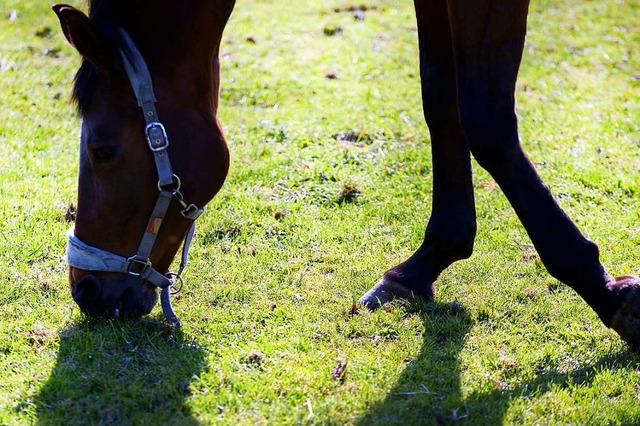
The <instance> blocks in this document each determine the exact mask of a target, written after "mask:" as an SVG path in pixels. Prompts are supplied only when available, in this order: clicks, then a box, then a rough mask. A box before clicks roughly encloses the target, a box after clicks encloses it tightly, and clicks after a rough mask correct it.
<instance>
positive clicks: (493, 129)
mask: <svg viewBox="0 0 640 426" xmlns="http://www.w3.org/2000/svg"><path fill="white" fill-rule="evenodd" d="M460 122H461V124H462V128H463V129H464V134H465V136H466V138H467V142H468V144H469V148H470V150H471V153H472V154H473V156H474V158H475V159H476V161H477V162H478V164H480V166H481V167H483V168H484V169H485V170H487V171H489V173H491V174H493V173H494V172H496V171H499V170H501V169H503V168H504V167H506V166H508V165H510V164H513V163H514V161H515V160H517V159H518V158H519V157H521V156H522V155H523V153H522V150H521V148H520V141H519V138H518V124H517V117H516V114H515V111H514V110H513V107H512V106H511V105H510V104H508V105H505V106H499V105H482V104H478V103H471V105H469V104H467V105H464V104H463V106H461V107H460Z"/></svg>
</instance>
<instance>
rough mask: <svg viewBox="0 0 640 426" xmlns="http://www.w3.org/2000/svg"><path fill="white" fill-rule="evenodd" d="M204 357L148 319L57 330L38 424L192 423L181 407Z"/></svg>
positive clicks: (174, 333) (179, 333)
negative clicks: (56, 344)
mask: <svg viewBox="0 0 640 426" xmlns="http://www.w3.org/2000/svg"><path fill="white" fill-rule="evenodd" d="M204 367H205V353H204V351H203V350H202V348H200V347H199V346H198V345H197V344H196V343H195V342H193V341H191V340H190V339H188V338H187V337H185V336H184V334H183V332H182V331H181V330H180V329H176V330H174V329H171V328H169V327H168V326H164V325H162V324H161V323H158V322H154V321H152V320H142V321H140V320H119V321H106V320H91V319H86V320H83V321H82V322H80V323H78V324H76V325H73V326H71V327H69V328H66V329H64V330H62V331H61V332H60V348H59V352H58V356H57V359H56V365H55V367H54V368H53V371H52V373H51V375H50V377H49V379H48V380H47V381H46V383H45V384H44V385H43V386H42V388H41V389H40V391H39V392H38V394H37V395H36V396H35V398H34V402H35V406H36V414H37V422H36V424H38V425H59V424H70V425H71V424H72V425H80V424H92V425H93V424H169V423H171V424H176V423H177V424H181V425H198V424H199V422H198V421H197V420H196V419H195V418H194V417H193V416H192V413H191V411H190V409H189V407H188V406H187V405H186V398H187V397H188V396H189V394H190V381H191V380H192V379H193V378H194V377H196V376H198V375H199V374H200V372H201V371H202V369H203V368H204Z"/></svg>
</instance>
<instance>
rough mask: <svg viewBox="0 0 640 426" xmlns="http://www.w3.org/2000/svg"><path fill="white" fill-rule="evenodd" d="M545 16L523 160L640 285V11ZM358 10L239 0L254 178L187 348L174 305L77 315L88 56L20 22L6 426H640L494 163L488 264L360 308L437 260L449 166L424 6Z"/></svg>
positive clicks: (586, 1)
mask: <svg viewBox="0 0 640 426" xmlns="http://www.w3.org/2000/svg"><path fill="white" fill-rule="evenodd" d="M74 3H75V4H77V5H82V4H81V3H80V2H74ZM533 3H534V4H532V8H531V13H530V19H529V21H530V22H529V27H530V30H529V36H528V39H527V46H526V50H525V58H524V64H523V67H522V70H521V78H520V80H519V83H518V97H517V99H518V112H519V116H520V129H521V136H522V139H523V143H524V145H525V147H526V148H527V150H528V152H529V155H530V157H531V158H532V160H533V161H534V163H535V164H536V165H537V166H538V170H539V172H540V174H541V175H542V176H543V177H544V179H545V180H546V182H547V183H548V184H549V185H550V186H551V188H552V189H553V191H554V193H555V194H556V195H557V196H558V199H559V200H560V203H561V204H562V205H563V207H565V208H566V210H567V212H568V213H569V214H570V215H571V216H572V217H573V218H574V219H575V221H576V222H577V223H578V224H579V226H580V227H581V228H582V229H583V230H584V232H585V233H586V234H587V235H588V236H589V237H590V238H592V239H593V240H595V241H596V242H597V243H598V244H599V246H600V248H601V253H602V260H603V262H604V264H605V265H606V266H607V268H608V269H610V270H611V271H612V272H613V273H615V274H627V273H635V274H638V273H640V225H639V224H640V194H639V192H638V191H639V188H640V174H639V173H638V170H640V154H639V152H640V120H639V118H640V97H639V96H638V92H639V90H640V74H638V73H639V71H640V52H639V51H638V46H640V20H638V18H637V17H638V16H640V2H638V1H637V0H620V1H606V2H605V1H595V0H567V1H560V0H538V1H534V2H533ZM348 4H349V3H348V2H345V1H342V0H329V1H320V0H313V1H312V0H308V1H300V2H295V1H294V2H291V1H289V2H283V1H281V0H238V2H237V6H236V11H235V12H234V15H233V16H232V19H231V21H230V23H229V25H228V27H227V30H226V33H225V38H224V42H223V46H222V64H223V84H222V93H221V108H220V119H221V121H222V123H223V126H224V128H225V131H226V134H227V137H228V139H229V145H230V148H231V151H232V158H233V163H232V167H231V171H230V174H229V178H228V180H227V183H226V184H225V186H224V188H223V190H222V191H221V193H220V194H219V195H218V196H217V197H216V198H215V199H214V201H213V202H212V203H211V204H210V205H209V206H208V210H207V213H206V214H205V215H204V216H203V217H202V218H201V219H200V223H199V226H200V227H199V229H198V233H197V237H198V238H197V241H196V242H195V244H194V247H193V250H192V259H191V267H190V269H189V270H188V271H187V273H186V280H187V287H186V288H185V290H184V291H183V293H181V297H180V298H179V299H177V300H176V301H175V303H174V306H175V309H176V311H177V312H178V315H179V316H180V318H181V320H182V322H183V324H184V327H183V329H182V330H181V331H180V332H173V331H171V330H170V329H168V328H167V327H166V326H165V323H164V321H163V318H162V313H161V312H160V309H159V308H157V309H156V310H154V312H153V314H152V315H151V316H150V317H148V318H146V319H144V320H140V321H133V320H127V321H105V320H87V319H85V318H83V316H82V315H81V313H80V312H79V310H78V308H77V307H76V306H75V304H74V303H73V301H72V299H71V297H70V295H69V291H68V288H67V283H66V266H65V264H64V256H63V254H64V248H65V230H66V228H67V227H69V226H70V224H69V223H68V222H67V221H66V220H65V210H66V208H67V206H68V204H69V203H70V202H74V200H75V191H76V174H77V151H78V148H77V139H78V133H79V122H78V119H77V117H76V116H75V113H74V107H73V106H72V105H70V104H69V103H68V102H67V100H68V93H69V91H70V87H71V83H72V79H73V75H74V72H75V69H76V68H77V66H78V64H79V59H78V58H77V55H76V54H75V52H74V51H73V50H72V49H71V48H70V47H68V46H67V45H66V42H65V41H64V38H63V37H62V35H61V34H60V31H59V30H58V27H57V22H56V19H55V16H54V15H53V13H52V12H50V11H49V4H48V3H47V2H36V1H17V0H3V1H2V2H1V3H0V95H1V97H2V109H1V110H0V111H1V112H0V114H1V115H0V223H1V224H2V232H1V233H0V270H2V271H3V273H2V275H0V371H2V374H0V424H10V425H13V424H43V425H47V424H55V425H58V424H59V425H67V424H73V425H76V424H152V423H155V424H187V425H188V424H200V423H203V424H355V425H366V424H453V423H459V424H470V425H475V424H478V425H484V424H487V425H488V424H500V423H505V424H597V425H604V424H638V423H640V397H639V396H638V395H640V356H638V355H637V354H635V353H633V352H631V351H629V350H628V349H627V347H626V346H625V345H624V344H623V343H622V342H621V341H620V340H619V339H618V337H617V336H616V335H615V334H614V333H613V332H611V331H610V330H607V329H606V328H605V327H604V326H603V325H602V324H601V323H600V321H599V320H598V318H597V317H596V315H595V314H594V313H593V312H592V311H591V310H590V309H589V308H588V307H587V306H586V305H585V304H584V302H582V301H581V300H580V299H579V297H577V295H576V294H574V293H573V292H572V291H571V290H569V289H568V288H566V287H564V286H562V285H561V284H559V283H558V282H557V281H555V280H554V279H552V278H550V276H549V275H547V274H546V272H545V270H544V268H543V267H542V266H541V264H540V262H539V260H537V258H536V256H535V253H534V252H533V249H532V248H531V246H530V245H529V244H530V243H529V241H528V238H527V236H526V234H525V232H524V231H523V229H522V227H521V226H520V224H519V223H518V221H517V219H516V217H515V215H514V213H513V212H512V210H511V209H510V207H509V205H508V203H507V202H506V200H505V198H504V196H503V195H502V193H501V192H500V190H499V189H498V188H496V186H495V184H494V183H493V182H492V180H491V179H490V177H489V176H488V174H487V173H485V172H484V171H483V170H481V169H480V168H479V167H477V165H474V173H475V186H476V196H477V210H478V226H479V231H478V238H477V242H476V250H475V253H474V255H473V257H471V259H469V260H466V261H463V262H459V263H457V264H456V265H454V266H453V267H452V268H450V269H449V270H448V271H446V272H445V273H444V274H443V275H442V277H441V278H440V279H439V280H438V282H437V294H436V298H435V301H434V302H431V303H424V304H422V305H420V306H406V305H403V304H401V303H397V304H392V305H391V306H389V307H388V309H384V310H382V311H380V312H375V313H368V312H364V311H363V310H359V311H358V312H356V313H355V314H354V313H353V312H351V308H352V302H353V300H354V299H355V298H357V297H358V296H359V295H360V294H362V293H363V292H364V291H365V290H367V289H368V288H369V287H370V286H371V285H372V284H373V283H375V282H376V281H377V279H378V278H379V277H380V276H381V274H382V273H383V272H384V271H385V270H386V269H387V268H388V267H390V266H392V265H394V264H396V263H397V262H399V261H401V260H403V259H405V258H406V257H407V256H408V255H409V254H410V253H411V252H412V250H414V249H415V248H416V247H417V246H418V245H419V243H420V242H421V239H422V235H423V232H424V226H425V223H426V220H427V218H428V215H429V211H430V192H431V163H430V160H431V159H430V152H429V144H428V140H429V137H428V131H427V128H426V126H425V124H424V123H423V119H422V112H421V103H420V97H419V93H420V89H419V81H418V58H417V42H416V31H415V22H414V15H413V9H412V4H411V2H410V1H404V2H396V1H392V0H369V1H368V2H367V3H366V4H368V5H371V6H375V7H376V8H375V9H374V10H369V11H367V12H366V13H365V20H364V21H362V22H360V21H356V20H354V19H353V17H352V14H351V13H349V12H340V13H336V12H334V8H335V7H340V6H345V5H348ZM11 10H15V11H17V19H14V20H12V21H11V20H10V19H9V16H10V15H11V13H10V11H11ZM337 27H341V28H342V29H343V31H342V32H341V33H337V34H335V35H333V36H328V35H325V28H326V29H327V30H330V29H331V28H337ZM329 32H330V31H329ZM250 38H251V39H252V40H253V41H254V42H251V40H249V39H250ZM328 73H333V74H335V76H336V77H337V79H328V78H326V75H327V74H328ZM344 132H354V133H355V134H357V135H359V140H358V141H356V142H344V141H342V142H341V141H338V140H337V139H338V138H336V135H339V134H340V133H344ZM345 188H347V189H349V188H351V189H353V188H357V189H358V190H359V191H360V195H358V196H356V197H355V200H353V201H352V202H341V200H342V198H341V197H342V196H343V195H344V193H343V190H344V189H345ZM341 194H343V195H341ZM276 212H282V213H284V215H283V216H282V215H281V214H278V218H276ZM281 216H282V217H281ZM345 363H346V370H345V371H344V373H343V375H342V377H341V378H340V379H335V378H334V377H333V372H334V368H335V367H336V366H337V365H338V364H345Z"/></svg>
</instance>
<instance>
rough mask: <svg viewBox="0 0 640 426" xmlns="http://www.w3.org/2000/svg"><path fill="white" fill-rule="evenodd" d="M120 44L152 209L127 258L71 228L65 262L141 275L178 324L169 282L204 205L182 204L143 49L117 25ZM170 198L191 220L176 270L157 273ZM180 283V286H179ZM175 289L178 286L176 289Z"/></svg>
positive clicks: (185, 254) (183, 260) (183, 264)
mask: <svg viewBox="0 0 640 426" xmlns="http://www.w3.org/2000/svg"><path fill="white" fill-rule="evenodd" d="M120 35H121V37H122V41H123V46H122V47H121V49H120V56H121V57H122V62H123V65H124V68H125V71H126V73H127V77H128V78H129V81H130V83H131V87H132V88H133V91H134V93H135V96H136V99H137V100H138V106H140V108H142V112H143V113H144V119H145V122H146V127H145V136H146V139H147V143H148V144H149V149H150V150H151V152H152V153H153V159H154V160H155V163H156V170H157V171H158V190H159V192H160V193H159V195H158V200H157V201H156V204H155V206H154V208H153V212H152V213H151V217H150V218H149V223H148V225H147V228H146V229H145V232H144V235H143V236H142V240H141V241H140V245H139V246H138V252H137V253H136V254H135V255H133V256H131V257H128V258H126V257H122V256H119V255H117V254H113V253H110V252H108V251H105V250H101V249H99V248H96V247H92V246H90V245H88V244H85V243H84V242H82V241H81V240H80V239H78V238H77V237H76V236H75V233H74V230H73V228H71V229H70V230H69V232H68V235H67V240H68V244H67V262H68V263H69V265H70V266H72V267H74V268H78V269H83V270H86V271H102V272H120V273H123V274H128V275H131V276H134V277H139V278H141V279H142V280H146V281H149V282H150V283H151V284H153V285H155V286H156V287H158V288H161V289H162V291H161V293H160V303H161V305H162V311H163V312H164V315H165V317H166V318H167V321H169V322H170V323H171V324H173V325H176V326H179V325H180V320H179V319H178V317H177V316H176V314H175V312H174V310H173V306H171V287H172V286H173V285H174V284H175V283H176V282H180V283H182V279H181V278H180V276H181V274H182V272H183V271H184V269H185V267H186V266H187V258H188V253H189V247H190V245H191V240H192V239H193V235H194V233H195V227H196V223H195V220H196V219H197V218H198V217H199V216H200V215H201V214H202V213H203V211H204V210H203V209H201V208H198V207H196V206H195V205H193V204H186V203H185V202H184V200H183V197H182V193H181V192H180V186H181V182H180V178H179V177H178V176H176V175H175V174H173V170H172V168H171V162H170V161H169V153H168V152H167V147H168V146H169V138H168V137H167V132H166V131H165V128H164V126H163V125H162V123H161V122H160V121H159V119H158V113H157V111H156V107H155V103H156V98H155V95H154V93H153V84H152V81H151V75H150V74H149V69H148V68H147V64H146V63H145V61H144V58H143V57H142V54H141V53H140V51H139V50H138V48H137V47H136V45H135V43H134V42H133V40H132V39H131V37H130V36H129V34H128V33H127V32H126V31H125V30H124V29H122V28H120ZM172 200H174V201H176V202H177V203H178V204H180V206H181V207H182V209H181V211H180V212H181V213H182V216H183V217H185V218H186V219H189V220H191V221H193V222H192V224H191V226H190V227H189V229H188V230H187V232H186V234H185V237H184V243H183V246H182V258H181V262H180V267H179V268H178V272H177V273H173V272H169V273H168V274H166V275H163V274H161V273H160V272H158V271H157V270H156V269H154V267H153V266H152V264H151V260H150V256H151V251H152V250H153V246H154V244H155V242H156V237H157V236H158V232H159V231H160V226H161V225H162V221H163V219H164V218H165V216H166V214H167V210H168V209H169V205H170V204H171V201H172ZM180 288H181V286H180ZM179 290H180V289H178V291H179Z"/></svg>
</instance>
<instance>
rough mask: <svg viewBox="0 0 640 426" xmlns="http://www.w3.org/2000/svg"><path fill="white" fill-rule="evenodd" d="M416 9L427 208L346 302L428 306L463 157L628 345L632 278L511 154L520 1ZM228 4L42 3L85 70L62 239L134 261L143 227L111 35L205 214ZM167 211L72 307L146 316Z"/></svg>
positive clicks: (468, 212) (173, 238) (468, 203)
mask: <svg viewBox="0 0 640 426" xmlns="http://www.w3.org/2000/svg"><path fill="white" fill-rule="evenodd" d="M414 6H415V11H416V20H417V26H418V47H419V54H420V78H421V87H422V100H423V112H424V117H425V120H426V123H427V126H428V128H429V132H430V135H431V150H432V157H433V160H432V161H433V192H432V199H433V202H432V211H431V215H430V218H429V221H428V224H427V227H426V231H425V235H424V240H423V242H422V244H421V245H420V247H419V248H418V249H417V250H416V251H415V253H413V254H412V255H411V256H410V257H409V258H408V259H407V260H405V261H404V262H402V263H400V264H399V265H396V266H394V267H392V268H390V269H389V270H387V271H386V272H385V273H384V274H383V277H382V279H381V280H380V281H379V282H378V283H377V284H375V285H374V286H373V287H372V288H371V289H370V290H369V291H367V292H366V293H365V294H364V295H363V296H362V297H361V298H360V299H359V302H360V303H361V304H363V305H364V306H366V307H368V308H369V309H372V310H373V309H377V308H379V307H380V306H383V305H384V304H386V303H388V302H390V301H392V300H393V299H396V298H401V299H407V300H413V299H416V298H424V299H430V298H432V297H433V295H434V282H435V281H436V279H437V278H438V276H439V275H440V274H441V273H442V272H443V271H444V270H445V269H446V268H447V267H449V266H450V265H451V264H452V263H454V262H456V261H458V260H461V259H465V258H468V257H470V256H471V254H472V251H473V243H474V239H475V234H476V215H475V204H474V191H473V185H472V173H471V155H473V157H474V158H475V159H476V160H477V162H478V164H479V165H480V166H481V167H483V168H484V169H485V170H487V171H488V172H489V173H490V174H491V176H492V177H493V178H494V179H495V181H496V182H497V183H498V185H499V186H500V188H501V189H502V191H503V192H504V194H505V195H506V197H507V199H508V200H509V202H510V204H511V205H512V207H513V208H514V210H515V212H516V214H517V216H518V218H519V219H520V221H521V223H522V224H523V225H524V227H525V229H526V231H527V233H528V235H529V237H530V238H531V240H532V242H533V244H534V246H535V248H536V250H537V252H538V254H539V256H540V259H541V261H542V262H543V264H544V266H545V267H546V269H547V270H548V272H549V273H550V274H551V275H552V276H553V277H555V278H556V279H558V280H559V281H561V282H563V283H564V284H566V285H568V286H569V287H570V288H572V289H573V290H575V291H576V292H577V293H578V294H579V295H580V297H581V298H582V299H583V300H584V301H585V302H586V303H587V304H588V305H589V306H590V307H591V308H592V309H593V310H594V311H595V312H596V313H597V315H598V316H599V317H600V319H601V320H602V322H603V323H604V324H605V325H606V326H608V327H610V328H612V329H613V330H615V331H616V332H617V333H618V334H619V335H620V337H621V338H622V339H623V340H624V341H626V342H627V343H629V344H630V345H632V346H636V345H640V279H639V278H638V277H636V276H621V277H614V276H611V275H609V273H608V272H607V271H606V270H605V268H604V267H603V265H602V264H601V263H600V260H599V251H598V247H597V245H596V244H595V243H593V242H592V241H589V240H588V239H587V238H585V237H584V235H583V234H582V233H581V232H580V230H579V229H578V228H577V227H576V225H575V224H574V223H573V222H572V220H571V219H570V218H569V217H568V216H567V214H566V213H565V212H564V211H563V210H562V208H561V207H560V206H559V205H558V203H557V202H556V201H555V199H554V197H553V195H552V193H551V191H550V190H549V188H548V187H547V186H546V185H545V184H544V182H543V181H542V180H541V178H540V177H539V175H538V174H537V172H536V170H535V168H534V166H533V164H532V163H531V161H530V160H529V159H528V157H527V155H526V154H525V152H524V150H523V148H522V146H521V143H520V138H519V135H518V123H517V117H516V113H515V98H514V94H515V88H516V79H517V75H518V70H519V67H520V62H521V59H522V53H523V49H524V41H525V36H526V27H527V15H528V9H529V1H528V0H512V1H491V0H415V1H414ZM233 7H234V1H233V0H208V1H205V0H199V1H198V0H193V1H190V2H188V3H179V2H171V1H167V0H160V1H155V2H150V1H148V0H136V1H132V2H126V3H125V2H124V0H112V1H106V0H91V2H90V6H89V10H90V13H89V16H88V17H87V16H86V15H84V14H83V13H82V12H80V11H78V10H77V9H75V8H73V7H71V6H66V5H57V6H54V11H55V12H56V14H57V15H58V18H59V20H60V23H61V26H62V29H63V32H64V34H65V36H66V38H67V39H68V41H69V42H70V43H71V44H72V45H73V46H74V47H75V48H76V49H77V50H78V52H79V53H80V54H81V55H82V57H83V58H84V59H83V63H82V66H81V68H80V70H79V72H78V75H77V77H76V82H75V87H74V97H75V99H76V100H77V101H78V106H79V110H80V113H81V116H82V119H83V125H82V136H81V154H80V183H79V189H78V206H77V221H76V224H75V230H74V231H73V235H72V237H75V238H76V239H77V240H78V241H80V240H81V241H83V242H85V243H86V244H87V245H88V246H90V247H97V246H99V247H101V250H103V251H108V252H113V253H118V254H120V255H121V256H122V257H126V256H131V254H132V253H135V252H136V251H135V250H136V244H137V241H139V240H140V236H141V235H142V236H143V237H142V238H143V239H144V235H145V234H146V233H148V232H147V230H145V229H146V228H145V227H147V228H148V227H149V226H150V224H151V222H152V220H149V219H148V218H149V215H150V214H151V213H150V212H151V211H152V210H153V206H154V204H153V203H154V201H153V199H154V194H155V193H157V188H156V185H154V180H155V179H156V174H158V175H159V174H160V172H159V171H158V172H157V173H156V171H155V170H154V168H153V159H152V156H151V155H150V154H149V153H148V152H146V151H145V149H144V145H145V141H144V137H143V133H144V120H143V119H142V117H141V114H140V113H139V111H138V108H137V106H136V102H135V101H136V100H135V97H134V96H133V94H132V91H131V87H130V83H129V81H128V79H127V75H126V73H125V72H123V67H125V68H126V60H125V66H123V63H122V62H123V61H122V59H121V56H123V55H118V52H119V51H121V50H122V49H123V46H125V45H126V44H127V43H125V42H123V36H122V34H121V33H122V32H123V31H124V32H125V33H128V34H130V36H131V39H132V40H133V44H134V45H135V46H138V47H139V48H140V50H141V54H142V56H143V57H144V59H145V60H146V61H147V62H148V64H149V70H150V74H151V75H153V78H154V86H155V88H156V89H157V91H158V93H159V95H158V113H159V114H160V116H163V117H166V120H167V121H166V124H167V126H166V128H167V133H168V134H169V136H170V139H171V140H172V145H171V146H170V147H168V148H167V152H168V153H170V154H171V157H172V158H175V162H176V167H175V170H176V171H177V172H176V173H178V171H179V176H181V181H182V183H183V186H184V191H183V193H181V196H182V195H184V198H185V199H189V200H191V201H193V202H194V203H196V204H195V205H201V206H204V205H205V204H206V203H207V202H208V201H209V200H210V199H211V198H212V197H213V196H214V195H215V193H216V192H217V191H218V190H219V188H220V187H221V185H222V183H223V181H224V179H225V176H226V173H227V170H228V149H227V147H226V143H225V139H224V136H223V133H222V130H221V127H220V125H219V123H218V121H217V119H216V110H217V105H218V88H219V61H218V53H219V45H220V38H221V36H222V31H223V28H224V26H225V25H226V22H227V20H228V18H229V15H230V13H231V11H232V9H233ZM158 28H159V29H162V30H159V29H158ZM168 28H170V31H167V30H166V29H168ZM124 38H127V37H124ZM125 56H126V55H125ZM184 76H189V79H186V78H184ZM129 80H130V79H129ZM133 80H136V78H135V77H134V78H133ZM174 141H175V142H174ZM150 143H151V142H150ZM169 180H170V181H171V179H169ZM172 185H175V182H170V183H168V184H167V187H171V186H172ZM159 186H160V188H161V189H162V188H163V185H159ZM177 210H179V209H178V208H177V207H176V203H172V204H171V207H169V210H168V213H167V216H166V218H164V219H163V220H162V227H161V228H160V230H159V232H158V233H157V237H158V239H157V242H158V244H156V245H155V246H154V247H153V250H152V251H151V253H150V255H149V256H148V258H146V259H143V258H142V257H144V256H142V257H138V258H137V263H135V262H136V260H135V259H136V258H135V256H131V257H129V258H128V259H132V258H133V259H134V261H133V262H134V263H133V265H134V266H133V270H132V271H125V272H124V273H123V272H113V270H111V271H109V270H107V271H101V270H98V271H94V270H91V269H89V270H85V269H83V268H82V267H81V265H80V266H77V267H74V266H73V265H71V266H70V272H69V280H70V285H71V289H72V295H73V298H74V300H75V301H76V302H77V303H78V305H79V306H80V307H81V309H82V310H83V312H85V313H87V314H89V315H94V316H95V315H97V316H99V315H105V314H106V315H112V314H113V313H114V312H116V311H117V312H118V313H119V314H129V315H143V314H146V313H148V312H149V311H150V309H151V308H152V307H153V305H154V304H155V302H156V300H157V296H155V294H156V290H155V285H154V284H152V283H150V282H149V281H148V280H146V279H144V278H145V277H144V276H143V275H144V274H141V273H140V271H142V270H144V271H145V272H146V271H147V269H148V268H152V267H151V266H150V265H154V267H155V268H156V269H155V270H157V272H158V273H159V274H161V275H163V274H167V273H168V266H169V264H170V262H171V260H172V259H173V257H174V256H175V255H176V253H177V251H178V249H179V244H180V242H181V241H182V240H183V238H184V236H185V235H188V234H189V232H188V229H190V226H191V225H190V220H189V219H187V218H184V217H180V214H179V212H178V211H177ZM151 216H153V215H152V214H151ZM73 242H74V239H73V238H71V237H70V244H72V243H73ZM77 263H78V264H82V262H81V261H78V262H77ZM90 266H92V265H90ZM129 267H130V266H129ZM145 268H147V269H145ZM104 269H107V268H104ZM125 269H127V268H125ZM132 272H133V273H132ZM141 278H142V279H141ZM141 281H142V283H141Z"/></svg>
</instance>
